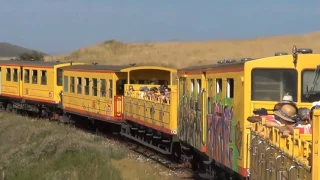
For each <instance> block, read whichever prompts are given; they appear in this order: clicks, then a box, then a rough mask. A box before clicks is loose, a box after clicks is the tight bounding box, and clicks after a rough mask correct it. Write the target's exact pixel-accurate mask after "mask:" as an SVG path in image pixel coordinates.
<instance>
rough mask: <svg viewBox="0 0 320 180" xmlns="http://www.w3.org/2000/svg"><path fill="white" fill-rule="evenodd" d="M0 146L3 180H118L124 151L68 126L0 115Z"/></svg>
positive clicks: (4, 114) (101, 139)
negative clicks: (116, 164) (115, 163)
mask: <svg viewBox="0 0 320 180" xmlns="http://www.w3.org/2000/svg"><path fill="white" fill-rule="evenodd" d="M0 144H1V146H0V172H1V173H2V174H3V175H4V176H5V178H6V179H122V178H121V172H120V171H119V169H117V168H115V167H113V166H112V163H111V160H120V159H122V158H123V157H124V155H125V153H126V150H125V149H121V148H118V147H115V146H113V145H112V144H110V143H108V142H107V140H106V139H105V138H103V137H99V136H95V135H91V134H88V133H85V132H82V131H80V130H77V129H75V128H72V127H69V126H63V125H58V124H57V123H55V122H48V121H45V120H37V119H30V118H27V117H22V116H17V115H13V114H8V113H0Z"/></svg>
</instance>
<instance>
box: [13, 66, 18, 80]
mask: <svg viewBox="0 0 320 180" xmlns="http://www.w3.org/2000/svg"><path fill="white" fill-rule="evenodd" d="M13 82H18V69H17V68H13Z"/></svg>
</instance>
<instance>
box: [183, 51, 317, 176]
mask: <svg viewBox="0 0 320 180" xmlns="http://www.w3.org/2000/svg"><path fill="white" fill-rule="evenodd" d="M319 59H320V54H312V50H311V49H298V50H296V48H294V53H293V54H292V55H288V54H287V53H276V54H275V56H271V57H266V58H258V59H251V58H243V59H241V60H240V61H235V60H232V59H226V60H222V61H219V62H218V63H217V64H215V65H205V66H196V67H188V68H184V69H180V70H178V76H179V86H178V91H179V115H178V137H179V139H181V141H182V142H183V143H182V147H183V148H182V149H184V152H185V154H188V151H193V152H199V153H200V154H206V157H205V158H202V159H203V162H204V164H205V169H206V174H210V177H214V176H216V175H217V174H216V172H217V169H221V168H222V169H225V170H226V171H229V172H230V174H232V172H233V173H234V175H231V176H233V177H237V176H240V177H242V178H247V177H251V176H250V175H251V174H250V173H251V172H252V171H253V170H254V168H255V167H257V166H256V164H253V165H252V166H250V162H251V161H250V155H251V156H253V154H254V153H255V152H253V151H249V149H250V148H252V147H251V145H250V142H251V139H250V138H251V136H250V130H249V129H247V128H246V127H247V126H248V125H249V122H248V121H247V120H246V119H247V117H249V116H251V115H253V111H254V110H256V109H259V108H265V109H267V110H269V112H268V113H269V114H272V110H273V106H274V105H275V104H277V102H278V101H280V100H281V98H282V97H283V96H284V95H285V94H287V93H289V94H290V95H292V97H293V101H294V102H296V103H297V106H298V107H308V108H311V102H313V101H316V100H318V99H319V95H320V94H319V90H318V89H315V90H313V92H311V90H310V89H311V88H310V87H312V84H313V80H314V77H315V73H314V72H315V70H316V68H317V66H318V65H319V64H320V61H319ZM318 82H319V81H318ZM316 88H318V87H316ZM307 94H308V95H310V96H309V97H308V98H306V95H307ZM269 146H270V145H269ZM264 148H268V147H267V146H264ZM189 154H190V153H189ZM261 156H262V157H259V161H264V162H266V161H268V160H267V159H264V158H265V157H264V155H261ZM185 158H186V159H191V157H190V156H189V157H188V156H187V155H185ZM280 162H282V161H279V163H280ZM281 167H282V166H281ZM288 168H290V167H288ZM267 169H268V168H267ZM218 171H219V170H218ZM264 175H265V174H259V173H258V175H257V176H255V177H258V179H264Z"/></svg>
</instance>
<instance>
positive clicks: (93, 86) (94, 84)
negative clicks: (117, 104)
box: [92, 78, 98, 96]
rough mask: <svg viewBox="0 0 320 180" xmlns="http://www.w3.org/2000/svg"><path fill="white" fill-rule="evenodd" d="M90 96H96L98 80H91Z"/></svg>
mask: <svg viewBox="0 0 320 180" xmlns="http://www.w3.org/2000/svg"><path fill="white" fill-rule="evenodd" d="M92 95H93V96H98V80H97V79H96V78H93V79H92Z"/></svg>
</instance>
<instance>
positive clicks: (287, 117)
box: [274, 104, 298, 136]
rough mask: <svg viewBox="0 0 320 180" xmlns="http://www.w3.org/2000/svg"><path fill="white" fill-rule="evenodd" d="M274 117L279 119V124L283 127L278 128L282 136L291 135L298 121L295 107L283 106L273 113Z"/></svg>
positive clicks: (290, 105)
mask: <svg viewBox="0 0 320 180" xmlns="http://www.w3.org/2000/svg"><path fill="white" fill-rule="evenodd" d="M274 114H275V116H277V117H279V122H280V123H281V125H284V126H278V127H277V128H279V130H280V132H282V134H283V135H284V136H288V135H292V134H293V130H294V126H295V123H296V121H297V119H298V114H297V110H296V107H294V106H293V105H292V104H285V105H283V106H282V107H281V109H279V110H277V111H275V112H274Z"/></svg>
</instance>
